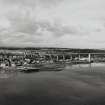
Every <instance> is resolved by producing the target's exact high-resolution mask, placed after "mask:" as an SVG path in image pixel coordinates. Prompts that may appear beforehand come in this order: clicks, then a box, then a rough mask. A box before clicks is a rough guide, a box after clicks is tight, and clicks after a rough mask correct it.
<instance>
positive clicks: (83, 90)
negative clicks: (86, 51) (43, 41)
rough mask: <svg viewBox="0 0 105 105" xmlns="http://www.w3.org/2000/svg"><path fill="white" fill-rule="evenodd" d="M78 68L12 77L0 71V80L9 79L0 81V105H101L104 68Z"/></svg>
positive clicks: (104, 78)
mask: <svg viewBox="0 0 105 105" xmlns="http://www.w3.org/2000/svg"><path fill="white" fill-rule="evenodd" d="M96 65H97V64H96ZM103 65H104V64H103ZM75 66H76V68H75V69H72V68H73V67H75ZM80 66H81V67H80ZM82 66H84V65H73V66H68V67H67V68H65V69H64V70H63V71H58V72H54V71H43V72H42V71H41V72H32V73H21V72H18V73H16V75H14V74H15V73H14V72H11V73H8V72H4V71H3V72H1V74H0V75H2V76H1V77H3V76H4V77H6V76H7V77H11V78H7V79H0V105H105V101H104V99H105V75H103V74H105V67H100V68H94V67H93V69H94V72H90V71H88V70H89V69H87V67H86V68H85V67H83V69H81V68H82ZM85 66H86V65H85ZM87 66H89V65H87ZM100 69H101V71H100ZM79 70H80V71H79ZM84 70H85V72H84ZM95 70H97V71H98V72H95ZM9 75H11V76H9Z"/></svg>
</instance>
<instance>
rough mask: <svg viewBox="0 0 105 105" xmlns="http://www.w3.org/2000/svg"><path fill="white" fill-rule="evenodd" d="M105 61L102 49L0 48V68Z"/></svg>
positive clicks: (56, 65) (57, 65)
mask: <svg viewBox="0 0 105 105" xmlns="http://www.w3.org/2000/svg"><path fill="white" fill-rule="evenodd" d="M92 62H105V53H104V50H89V49H85V50H83V49H64V48H60V49H56V48H17V49H16V48H15V49H14V48H8V49H7V48H1V49H0V68H10V67H12V68H17V67H22V68H23V67H27V68H29V69H30V68H32V67H33V69H35V68H37V69H40V68H41V67H48V68H51V67H52V69H53V68H55V69H57V67H58V68H59V67H60V68H61V67H62V66H63V65H65V64H69V65H72V64H78V63H92Z"/></svg>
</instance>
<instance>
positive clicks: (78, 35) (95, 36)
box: [0, 0, 105, 49]
mask: <svg viewBox="0 0 105 105" xmlns="http://www.w3.org/2000/svg"><path fill="white" fill-rule="evenodd" d="M0 46H7V47H8V46H13V47H64V48H97V49H101V48H104V49H105V0H0Z"/></svg>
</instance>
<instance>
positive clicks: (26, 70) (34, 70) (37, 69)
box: [17, 66, 40, 73]
mask: <svg viewBox="0 0 105 105" xmlns="http://www.w3.org/2000/svg"><path fill="white" fill-rule="evenodd" d="M17 70H19V71H20V72H26V73H29V72H38V71H39V70H40V69H39V68H37V67H24V66H21V67H18V68H17Z"/></svg>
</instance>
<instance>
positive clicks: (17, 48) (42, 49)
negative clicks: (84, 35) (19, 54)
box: [0, 47, 105, 53]
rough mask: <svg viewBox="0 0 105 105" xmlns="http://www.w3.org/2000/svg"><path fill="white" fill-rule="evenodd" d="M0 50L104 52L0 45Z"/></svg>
mask: <svg viewBox="0 0 105 105" xmlns="http://www.w3.org/2000/svg"><path fill="white" fill-rule="evenodd" d="M0 50H41V51H57V52H73V53H105V50H101V49H77V48H47V47H24V48H19V47H0Z"/></svg>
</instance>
